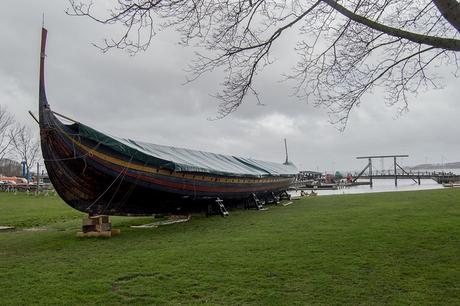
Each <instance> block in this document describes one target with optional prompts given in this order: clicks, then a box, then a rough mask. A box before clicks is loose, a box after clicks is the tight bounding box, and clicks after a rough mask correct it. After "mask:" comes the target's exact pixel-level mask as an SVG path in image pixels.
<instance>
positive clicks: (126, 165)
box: [38, 28, 297, 216]
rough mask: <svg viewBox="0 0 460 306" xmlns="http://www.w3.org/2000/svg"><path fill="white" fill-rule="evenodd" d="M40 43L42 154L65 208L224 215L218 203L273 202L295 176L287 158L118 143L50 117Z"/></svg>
mask: <svg viewBox="0 0 460 306" xmlns="http://www.w3.org/2000/svg"><path fill="white" fill-rule="evenodd" d="M46 37H47V30H46V29H44V28H43V29H42V39H41V54H40V56H41V57H40V89H39V120H38V121H39V125H40V139H41V149H42V153H43V158H44V162H45V166H46V169H47V171H48V175H49V178H50V180H51V182H52V184H53V185H54V188H55V189H56V192H57V193H58V194H59V196H60V197H61V198H62V199H63V200H64V201H65V202H66V203H67V204H68V205H70V206H71V207H73V208H75V209H77V210H79V211H82V212H86V213H88V214H89V215H90V216H94V215H152V214H181V213H190V212H196V211H206V210H208V211H209V207H210V206H209V205H210V203H211V204H212V203H214V204H217V205H218V206H220V207H221V209H222V208H223V209H224V210H225V207H224V206H223V203H224V204H225V205H241V203H245V205H247V204H248V203H249V202H251V201H252V202H253V203H255V204H257V201H258V200H260V201H264V200H265V201H270V200H275V199H277V198H278V197H280V196H282V195H283V194H285V193H286V190H287V189H288V187H289V185H290V184H291V183H292V181H293V180H294V177H295V175H296V174H297V169H296V167H295V166H294V165H293V164H291V163H290V162H288V161H287V157H286V162H285V163H284V164H281V163H272V162H265V161H259V160H255V159H250V158H242V157H235V156H229V155H221V154H215V153H209V152H202V151H196V150H190V149H182V148H177V147H169V146H163V145H156V144H149V143H144V142H139V141H134V140H131V139H122V138H117V137H113V136H109V135H106V134H104V133H101V132H99V131H97V130H95V129H93V128H91V127H89V126H86V125H84V124H82V123H80V122H77V121H74V120H72V119H70V118H68V117H66V116H63V115H60V114H57V113H56V112H53V111H52V110H51V108H50V105H49V104H48V101H47V98H46V92H45V71H44V66H45V46H46ZM58 117H60V118H64V119H66V120H61V119H58ZM63 121H64V122H65V121H70V123H64V122H63ZM218 208H219V207H217V208H216V209H218Z"/></svg>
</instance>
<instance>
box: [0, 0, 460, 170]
mask: <svg viewBox="0 0 460 306" xmlns="http://www.w3.org/2000/svg"><path fill="white" fill-rule="evenodd" d="M67 6H68V4H67V1H65V0H61V1H57V0H52V1H51V0H48V1H45V0H36V1H30V0H29V1H25V0H15V1H10V2H9V3H8V5H5V6H3V7H2V10H1V11H0V29H1V30H0V57H1V61H0V84H1V86H0V104H1V105H2V106H7V108H8V110H9V111H10V112H11V113H13V114H14V116H15V117H16V118H17V119H18V120H19V121H21V122H24V123H27V124H30V125H31V127H33V128H34V129H35V130H36V131H37V133H38V129H37V126H36V124H35V125H34V124H33V121H32V120H31V118H30V117H29V116H28V114H27V111H28V110H32V111H34V112H35V113H36V112H37V107H38V102H37V101H38V63H39V40H40V29H41V23H42V12H44V13H45V19H46V21H45V23H46V27H47V28H48V31H49V32H48V46H47V67H46V86H47V95H48V100H49V103H50V105H51V107H52V109H53V110H55V111H57V112H59V113H63V114H65V115H68V116H69V117H72V118H74V119H76V120H78V121H81V122H83V123H85V124H87V125H90V126H92V127H93V128H96V129H99V130H101V131H103V132H107V133H109V134H112V135H117V136H120V137H128V138H134V139H138V140H142V141H147V142H153V143H158V144H163V145H173V146H180V147H186V148H192V149H199V150H205V151H212V152H216V153H224V154H232V155H240V156H247V157H253V158H257V159H264V160H271V161H279V162H282V161H283V160H284V144H283V138H287V140H288V146H289V154H290V159H291V160H292V161H293V162H294V163H295V164H296V165H297V166H298V168H300V169H308V170H319V171H325V170H327V171H329V172H331V171H332V170H336V169H341V170H342V169H358V168H361V167H362V166H364V164H363V163H364V162H363V161H357V160H355V157H356V156H359V155H368V154H409V155H410V157H409V158H408V159H406V160H405V161H403V162H402V163H403V164H404V165H415V164H418V163H424V162H425V161H428V162H432V163H440V162H442V161H444V162H447V161H460V153H459V152H460V141H459V136H458V129H459V122H460V120H459V119H460V103H459V94H460V79H456V78H454V77H453V76H452V75H451V74H450V73H449V69H447V70H446V71H447V72H445V73H444V72H441V73H442V74H443V75H445V87H444V89H442V90H436V91H430V92H426V93H420V94H419V96H418V97H417V98H416V99H412V101H411V104H410V112H409V113H407V114H405V115H403V116H402V117H398V116H397V109H396V108H390V107H387V106H385V103H384V100H383V96H382V95H380V94H378V93H375V94H374V95H372V96H370V97H368V98H366V100H365V101H364V102H363V103H362V105H361V107H360V108H357V109H355V110H354V111H353V113H352V115H351V117H350V121H349V124H348V126H347V129H346V130H345V131H344V132H339V131H338V130H337V127H334V126H333V125H330V124H329V123H328V115H327V112H326V111H325V110H322V109H317V108H314V107H313V106H311V105H309V104H307V103H305V101H299V100H297V99H295V98H292V97H290V93H291V91H290V89H291V87H292V84H289V83H286V82H279V81H280V80H281V79H282V77H281V73H283V72H287V71H286V70H283V68H285V67H288V64H290V63H289V62H288V61H287V60H285V58H291V55H290V54H291V53H290V51H291V50H292V48H291V46H289V45H288V44H286V45H283V46H282V47H280V48H278V50H277V54H276V55H277V56H276V57H277V59H278V60H277V62H276V64H275V65H274V66H273V67H270V68H269V69H266V70H265V71H264V72H263V73H262V74H260V75H259V76H258V78H257V82H256V86H257V88H258V89H259V91H260V93H261V98H262V100H263V103H265V106H258V105H256V102H255V101H253V100H252V99H250V100H248V101H246V102H245V104H244V105H243V106H242V107H241V108H240V109H239V110H238V111H237V112H236V113H234V114H232V115H230V116H229V117H227V118H225V119H222V120H217V121H210V120H208V118H211V117H213V116H215V115H216V114H217V112H216V111H217V104H218V101H216V100H215V99H214V98H213V97H212V96H210V94H213V93H215V92H216V91H217V88H218V85H219V82H220V81H221V80H222V79H221V75H219V74H218V73H216V74H214V75H212V74H209V75H206V76H205V77H204V78H202V79H200V80H198V81H196V82H193V83H191V84H188V85H183V83H184V81H185V78H186V73H185V72H184V69H185V68H186V67H187V63H188V62H189V61H190V60H191V59H192V58H193V50H192V49H189V48H183V47H181V46H179V45H178V44H177V43H176V42H177V36H176V35H174V33H172V32H170V31H165V32H162V33H160V34H159V35H158V36H157V37H156V38H155V40H154V41H153V43H152V45H151V47H150V49H149V50H148V51H147V52H144V53H141V54H138V55H136V56H135V57H132V56H129V55H128V54H126V53H124V52H110V53H108V54H101V52H100V51H99V50H97V49H96V48H95V47H93V46H92V45H91V43H93V42H99V41H101V39H102V38H104V37H106V36H110V33H111V31H113V29H112V28H110V27H104V26H102V25H99V24H95V23H93V22H91V21H90V20H88V19H83V18H76V17H69V16H67V15H66V14H65V9H66V7H67ZM291 35H293V36H291V37H290V38H291V40H294V39H295V35H296V34H295V33H292V34H291ZM288 40H289V39H288ZM384 165H385V168H387V166H389V165H390V161H389V160H388V161H386V162H385V164H384ZM376 166H377V168H379V167H380V166H381V163H380V161H378V162H377V165H376Z"/></svg>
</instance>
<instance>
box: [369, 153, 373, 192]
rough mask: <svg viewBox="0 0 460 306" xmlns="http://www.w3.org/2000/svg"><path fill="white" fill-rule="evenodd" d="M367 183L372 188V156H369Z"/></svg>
mask: <svg viewBox="0 0 460 306" xmlns="http://www.w3.org/2000/svg"><path fill="white" fill-rule="evenodd" d="M369 183H370V184H369V185H370V186H371V188H372V186H373V185H374V184H373V181H372V158H369Z"/></svg>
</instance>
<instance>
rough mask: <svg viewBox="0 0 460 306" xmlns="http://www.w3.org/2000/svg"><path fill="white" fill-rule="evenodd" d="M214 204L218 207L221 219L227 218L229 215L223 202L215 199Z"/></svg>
mask: <svg viewBox="0 0 460 306" xmlns="http://www.w3.org/2000/svg"><path fill="white" fill-rule="evenodd" d="M216 204H217V206H218V207H219V210H220V214H221V215H222V217H228V216H229V213H228V210H227V208H225V205H224V201H223V200H222V199H220V198H217V199H216Z"/></svg>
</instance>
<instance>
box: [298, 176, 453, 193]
mask: <svg viewBox="0 0 460 306" xmlns="http://www.w3.org/2000/svg"><path fill="white" fill-rule="evenodd" d="M358 181H362V182H366V181H367V182H368V180H358ZM373 184H374V186H373V187H372V188H371V187H370V186H369V185H358V186H352V187H345V188H342V189H335V190H321V189H317V190H315V192H316V193H317V194H318V195H320V196H321V195H340V194H359V193H372V192H398V191H415V190H429V189H442V188H445V187H443V186H442V184H438V183H437V182H435V181H434V180H432V179H422V180H420V185H419V184H417V183H415V182H414V181H413V180H408V179H401V180H398V186H397V187H395V181H394V179H374V181H373ZM305 192H308V193H310V192H311V191H307V190H306V191H305ZM290 194H291V195H293V196H300V191H292V192H290Z"/></svg>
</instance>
